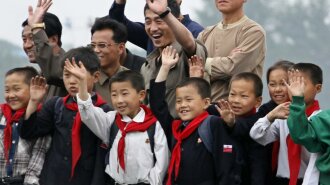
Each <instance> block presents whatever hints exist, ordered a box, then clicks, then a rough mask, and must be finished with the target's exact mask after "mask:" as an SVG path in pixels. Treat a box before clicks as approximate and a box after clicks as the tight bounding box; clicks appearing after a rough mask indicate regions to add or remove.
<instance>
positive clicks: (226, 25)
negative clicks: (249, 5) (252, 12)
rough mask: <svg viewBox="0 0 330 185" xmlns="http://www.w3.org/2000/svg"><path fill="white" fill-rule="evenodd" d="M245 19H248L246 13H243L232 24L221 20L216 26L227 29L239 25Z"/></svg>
mask: <svg viewBox="0 0 330 185" xmlns="http://www.w3.org/2000/svg"><path fill="white" fill-rule="evenodd" d="M247 19H249V18H248V17H247V16H246V15H244V16H243V17H242V18H241V19H240V20H238V21H236V22H234V23H232V24H223V21H221V22H220V23H219V24H218V28H219V29H222V30H227V29H231V28H234V27H236V26H237V25H240V24H241V23H242V22H244V21H246V20H247Z"/></svg>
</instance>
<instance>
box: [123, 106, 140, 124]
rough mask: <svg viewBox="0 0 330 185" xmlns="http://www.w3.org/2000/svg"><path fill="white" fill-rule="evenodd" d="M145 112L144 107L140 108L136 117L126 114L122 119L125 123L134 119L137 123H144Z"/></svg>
mask: <svg viewBox="0 0 330 185" xmlns="http://www.w3.org/2000/svg"><path fill="white" fill-rule="evenodd" d="M145 114H146V113H145V111H144V110H143V109H142V108H140V111H139V113H137V115H135V117H134V118H133V119H131V118H130V117H128V116H126V115H124V116H123V117H122V119H121V120H122V121H123V122H125V123H130V122H132V121H134V122H136V123H143V121H144V117H145Z"/></svg>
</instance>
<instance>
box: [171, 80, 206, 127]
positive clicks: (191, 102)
mask: <svg viewBox="0 0 330 185" xmlns="http://www.w3.org/2000/svg"><path fill="white" fill-rule="evenodd" d="M209 104H210V99H209V98H204V99H203V98H202V97H201V95H200V94H199V93H198V91H197V89H196V88H195V87H194V86H193V85H188V86H184V87H179V88H177V89H176V103H175V109H176V112H177V113H178V116H179V117H180V119H181V120H182V121H191V120H193V119H194V118H195V117H197V116H198V115H200V114H201V113H203V111H205V109H206V108H207V107H208V106H209Z"/></svg>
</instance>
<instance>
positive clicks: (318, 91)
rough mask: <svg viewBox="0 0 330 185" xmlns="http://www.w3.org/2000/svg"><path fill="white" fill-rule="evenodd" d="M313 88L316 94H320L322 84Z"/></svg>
mask: <svg viewBox="0 0 330 185" xmlns="http://www.w3.org/2000/svg"><path fill="white" fill-rule="evenodd" d="M315 88H316V93H320V92H321V91H322V84H316V85H315Z"/></svg>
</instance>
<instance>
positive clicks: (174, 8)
mask: <svg viewBox="0 0 330 185" xmlns="http://www.w3.org/2000/svg"><path fill="white" fill-rule="evenodd" d="M167 6H168V7H169V8H170V9H171V13H172V14H173V15H174V17H176V18H179V17H180V15H181V10H180V5H179V4H178V3H177V2H176V0H167ZM146 10H150V8H149V6H148V3H146V5H145V6H144V10H143V12H144V15H146Z"/></svg>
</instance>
